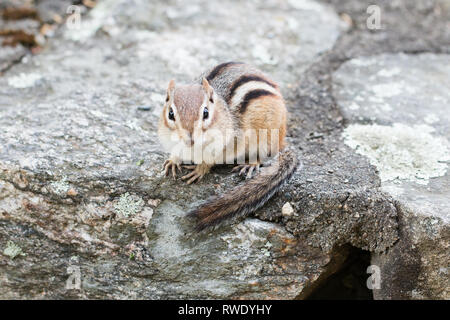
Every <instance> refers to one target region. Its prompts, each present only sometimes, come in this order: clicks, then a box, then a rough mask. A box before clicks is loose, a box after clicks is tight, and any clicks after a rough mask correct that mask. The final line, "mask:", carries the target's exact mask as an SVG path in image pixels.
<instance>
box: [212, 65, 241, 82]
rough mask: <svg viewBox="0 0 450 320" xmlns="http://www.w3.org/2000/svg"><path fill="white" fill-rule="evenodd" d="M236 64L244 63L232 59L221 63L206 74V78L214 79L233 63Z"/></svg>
mask: <svg viewBox="0 0 450 320" xmlns="http://www.w3.org/2000/svg"><path fill="white" fill-rule="evenodd" d="M235 64H242V62H234V61H230V62H225V63H221V64H219V65H217V66H215V67H214V69H212V70H211V72H210V73H209V74H208V75H207V76H206V80H208V81H211V80H212V79H214V78H215V77H217V76H218V75H219V74H220V73H222V71H223V70H224V69H226V68H228V67H229V66H231V65H235Z"/></svg>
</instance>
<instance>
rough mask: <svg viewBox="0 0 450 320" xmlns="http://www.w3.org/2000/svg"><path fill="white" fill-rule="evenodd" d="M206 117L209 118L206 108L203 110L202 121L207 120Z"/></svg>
mask: <svg viewBox="0 0 450 320" xmlns="http://www.w3.org/2000/svg"><path fill="white" fill-rule="evenodd" d="M208 117H209V111H208V108H207V107H205V109H203V120H206V119H208Z"/></svg>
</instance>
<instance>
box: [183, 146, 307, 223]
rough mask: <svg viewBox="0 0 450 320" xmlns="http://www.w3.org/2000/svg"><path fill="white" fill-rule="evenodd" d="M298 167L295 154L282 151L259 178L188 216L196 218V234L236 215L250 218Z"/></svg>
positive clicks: (210, 200)
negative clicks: (249, 215)
mask: <svg viewBox="0 0 450 320" xmlns="http://www.w3.org/2000/svg"><path fill="white" fill-rule="evenodd" d="M277 160H278V161H277ZM298 166H299V161H298V160H297V157H296V156H295V154H294V152H292V151H288V150H284V151H281V152H280V153H279V155H278V159H274V160H273V161H272V164H271V165H270V166H268V167H263V168H262V169H261V171H260V173H259V174H258V175H257V176H255V177H254V178H252V179H250V180H248V181H246V182H245V183H243V184H240V185H238V186H236V187H235V188H233V189H232V190H231V191H230V192H227V193H226V194H224V195H222V196H218V197H213V198H211V199H209V200H208V201H207V202H206V203H204V204H203V205H201V206H199V207H198V208H196V209H194V210H192V211H191V212H189V213H188V215H189V216H192V217H195V218H196V219H197V226H196V230H197V231H201V230H203V229H205V228H208V227H212V226H215V225H218V224H219V223H221V222H223V221H224V220H227V219H230V218H232V217H235V216H247V215H248V214H250V213H252V212H254V211H255V210H257V209H259V208H260V207H262V206H263V205H264V204H265V203H266V202H267V201H268V200H269V199H270V198H271V197H272V196H273V195H274V194H275V193H276V192H277V191H278V190H279V189H280V188H281V187H282V185H283V184H284V183H285V182H286V181H288V180H289V179H290V178H291V176H292V175H293V174H294V172H295V170H296V168H297V167H298Z"/></svg>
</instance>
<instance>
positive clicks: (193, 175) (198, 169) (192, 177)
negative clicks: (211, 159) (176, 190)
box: [181, 163, 211, 184]
mask: <svg viewBox="0 0 450 320" xmlns="http://www.w3.org/2000/svg"><path fill="white" fill-rule="evenodd" d="M183 167H184V168H187V169H189V170H192V172H190V173H188V174H187V175H185V176H182V177H181V179H183V180H186V179H189V180H188V181H187V182H186V183H187V184H191V183H192V182H194V181H200V180H202V179H203V177H204V176H205V174H207V173H208V172H209V169H210V168H211V166H209V165H207V164H206V163H202V164H199V165H192V166H183Z"/></svg>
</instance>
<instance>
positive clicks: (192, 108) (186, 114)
mask: <svg viewBox="0 0 450 320" xmlns="http://www.w3.org/2000/svg"><path fill="white" fill-rule="evenodd" d="M204 94H205V93H204V91H203V89H202V87H201V86H199V85H185V86H177V87H176V88H175V94H174V104H175V106H176V107H177V109H178V116H179V117H180V120H181V123H182V126H183V128H184V129H186V130H188V131H189V132H192V131H193V130H194V127H193V126H194V122H195V121H196V120H198V117H199V113H198V110H199V108H200V106H201V104H202V102H203V98H204Z"/></svg>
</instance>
